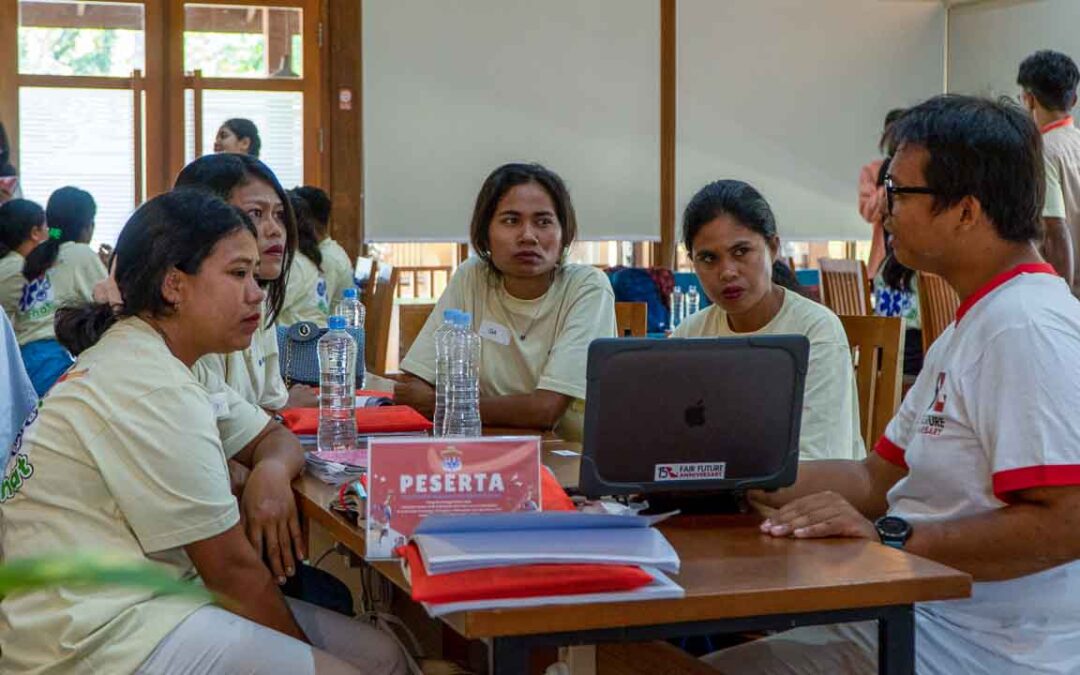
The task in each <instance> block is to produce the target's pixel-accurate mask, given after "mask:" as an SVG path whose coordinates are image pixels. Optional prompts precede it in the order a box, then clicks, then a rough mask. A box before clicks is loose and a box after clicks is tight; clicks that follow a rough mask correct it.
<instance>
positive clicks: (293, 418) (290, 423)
mask: <svg viewBox="0 0 1080 675" xmlns="http://www.w3.org/2000/svg"><path fill="white" fill-rule="evenodd" d="M281 416H282V418H284V420H285V426H286V427H288V428H289V429H290V430H291V431H292V432H293V433H294V434H298V435H301V436H304V435H310V434H316V433H318V432H319V409H318V408H287V409H285V410H282V411H281ZM431 427H432V424H431V421H430V420H428V419H427V418H426V417H424V416H423V415H421V414H420V413H418V412H416V411H415V410H413V409H412V408H410V407H409V406H406V405H391V406H385V407H382V408H358V409H357V411H356V430H357V432H358V433H360V434H362V435H363V434H390V433H407V432H413V431H415V432H417V433H423V432H427V431H428V430H430V429H431Z"/></svg>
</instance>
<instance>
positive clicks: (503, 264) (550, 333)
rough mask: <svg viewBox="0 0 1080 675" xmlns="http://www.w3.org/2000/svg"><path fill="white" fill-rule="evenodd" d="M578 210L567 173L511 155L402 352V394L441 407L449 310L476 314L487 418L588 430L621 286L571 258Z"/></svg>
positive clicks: (572, 435)
mask: <svg viewBox="0 0 1080 675" xmlns="http://www.w3.org/2000/svg"><path fill="white" fill-rule="evenodd" d="M576 236H577V218H576V216H575V215H574V206H573V203H572V202H571V200H570V193H569V192H568V191H567V189H566V186H565V184H564V183H563V181H562V179H561V178H559V176H558V175H556V174H555V173H554V172H552V171H550V170H548V169H546V168H544V167H542V166H540V165H539V164H505V165H503V166H500V167H499V168H497V169H495V171H493V172H492V173H491V175H490V176H488V178H487V180H485V181H484V185H483V187H481V188H480V194H479V195H477V198H476V207H475V208H474V210H473V216H472V224H471V226H470V239H471V242H472V247H473V250H474V251H476V254H477V255H476V256H475V257H472V258H469V259H468V260H466V261H465V262H464V263H462V264H461V265H460V266H459V267H458V268H457V271H456V272H454V276H453V277H452V278H451V279H450V283H449V284H448V285H447V287H446V290H445V291H444V292H443V295H442V297H441V298H439V302H438V303H437V304H436V306H435V310H434V311H433V312H432V313H431V316H430V318H428V320H427V323H425V324H424V327H423V329H422V330H421V331H420V334H419V335H418V336H417V338H416V341H415V342H413V345H412V347H411V348H410V349H409V353H408V354H407V355H406V356H405V358H404V359H403V360H402V362H401V369H402V370H403V371H405V372H406V373H407V374H409V375H410V377H409V378H408V379H407V381H405V382H402V383H399V384H398V385H397V386H396V387H395V389H394V394H395V399H396V400H397V402H398V403H402V404H405V405H411V406H412V407H414V408H416V409H417V410H419V411H420V412H422V413H424V414H425V415H429V416H430V415H432V413H433V411H434V407H435V390H434V388H433V387H432V383H433V382H435V343H434V339H433V333H434V332H435V330H436V329H437V328H438V327H439V326H440V325H441V323H442V317H443V311H444V310H447V309H451V308H454V309H461V310H464V311H467V312H469V313H470V314H472V320H473V328H474V329H478V332H479V333H480V337H481V338H482V339H483V350H482V351H483V358H482V359H481V362H480V418H481V420H482V422H483V423H484V424H485V425H488V426H499V427H517V428H524V429H554V430H555V432H556V433H557V434H559V435H560V436H561V437H562V438H566V439H570V440H574V439H579V438H580V437H581V433H582V426H583V424H584V416H583V413H584V410H585V362H586V357H587V354H588V349H589V343H590V342H592V341H593V340H595V339H597V338H607V337H614V336H615V294H614V293H613V292H612V290H611V283H610V282H609V281H608V279H607V276H606V275H605V274H604V273H603V272H601V271H600V270H598V269H597V268H595V267H593V266H591V265H574V264H568V263H565V262H564V259H565V256H566V253H567V251H568V250H569V248H570V245H571V244H572V243H573V241H574V238H575V237H576Z"/></svg>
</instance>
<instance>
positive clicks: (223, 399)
mask: <svg viewBox="0 0 1080 675" xmlns="http://www.w3.org/2000/svg"><path fill="white" fill-rule="evenodd" d="M210 405H211V406H213V408H214V417H217V418H219V419H220V418H222V417H225V416H226V415H228V414H229V397H228V396H227V395H225V394H224V393H218V394H210Z"/></svg>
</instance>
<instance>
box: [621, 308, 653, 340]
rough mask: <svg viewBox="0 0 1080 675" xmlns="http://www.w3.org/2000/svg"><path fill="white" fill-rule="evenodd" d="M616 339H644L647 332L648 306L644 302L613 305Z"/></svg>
mask: <svg viewBox="0 0 1080 675" xmlns="http://www.w3.org/2000/svg"><path fill="white" fill-rule="evenodd" d="M615 326H616V329H617V331H618V332H617V333H616V337H645V335H646V334H647V333H648V332H649V305H648V303H645V302H616V303H615Z"/></svg>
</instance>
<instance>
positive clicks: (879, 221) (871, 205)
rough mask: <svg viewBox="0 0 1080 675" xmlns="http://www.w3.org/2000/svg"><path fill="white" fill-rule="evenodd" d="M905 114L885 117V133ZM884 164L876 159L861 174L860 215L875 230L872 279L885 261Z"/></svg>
mask: <svg viewBox="0 0 1080 675" xmlns="http://www.w3.org/2000/svg"><path fill="white" fill-rule="evenodd" d="M903 114H904V111H903V109H900V108H897V109H895V110H890V111H889V112H888V114H887V115H885V131H886V132H887V131H888V129H889V125H891V124H892V123H893V122H895V121H896V120H898V119H900V116H901V115H903ZM880 149H881V148H880V147H879V150H880ZM883 163H884V160H881V159H875V160H874V161H872V162H870V163H869V164H867V165H866V166H864V167H863V168H862V171H860V172H859V214H860V215H861V216H862V217H863V220H865V221H866V222H868V223H870V226H871V228H872V230H873V232H872V234H871V239H870V260H869V262H867V263H866V274H867V276H869V277H870V278H871V279H873V278H874V277H875V276H877V273H878V270H879V269H880V267H881V263H882V262H884V261H885V228H884V222H885V192H884V189H883V188H882V187H881V177H882V175H883V174H882V164H883Z"/></svg>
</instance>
